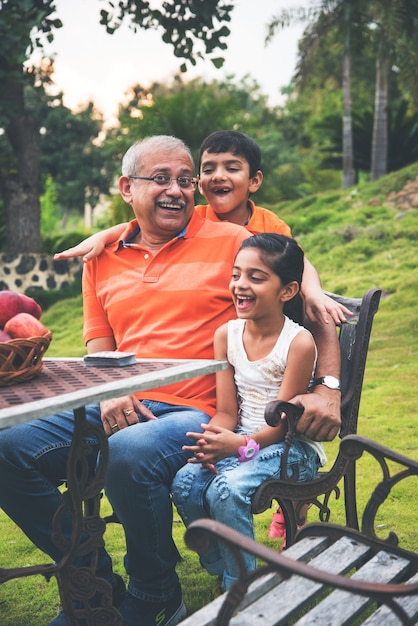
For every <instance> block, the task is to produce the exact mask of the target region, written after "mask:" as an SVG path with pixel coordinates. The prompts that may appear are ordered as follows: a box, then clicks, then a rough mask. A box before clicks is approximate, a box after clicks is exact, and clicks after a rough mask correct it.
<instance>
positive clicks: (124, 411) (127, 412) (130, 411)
mask: <svg viewBox="0 0 418 626" xmlns="http://www.w3.org/2000/svg"><path fill="white" fill-rule="evenodd" d="M133 412H134V410H133V409H124V410H123V411H122V413H123V414H124V416H125V417H129V416H130V414H131V413H133Z"/></svg>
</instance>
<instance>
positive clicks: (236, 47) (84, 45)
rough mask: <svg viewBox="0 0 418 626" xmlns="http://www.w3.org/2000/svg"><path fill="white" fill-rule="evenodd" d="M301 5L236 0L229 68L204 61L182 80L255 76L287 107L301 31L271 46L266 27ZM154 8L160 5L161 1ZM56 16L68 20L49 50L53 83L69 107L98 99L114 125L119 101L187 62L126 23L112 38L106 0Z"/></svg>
mask: <svg viewBox="0 0 418 626" xmlns="http://www.w3.org/2000/svg"><path fill="white" fill-rule="evenodd" d="M301 3H302V2H301V1H299V0H236V2H235V8H234V10H233V13H232V20H231V22H230V23H229V28H230V30H231V35H230V36H229V37H228V38H227V40H226V42H227V45H228V49H227V50H226V51H224V57H225V63H224V66H223V67H222V68H221V69H216V68H215V67H214V66H213V64H212V63H211V62H210V61H209V60H202V61H198V63H197V65H196V66H195V67H193V68H192V69H191V70H190V71H188V72H187V74H185V75H183V79H184V80H187V79H188V78H189V79H192V78H196V77H201V78H202V79H204V80H208V81H210V80H213V79H215V80H222V79H223V78H225V77H226V76H231V75H233V76H234V77H235V78H234V81H235V80H236V82H239V81H240V80H241V79H242V78H244V77H245V76H246V75H248V76H249V77H250V78H251V79H252V80H255V81H256V82H257V83H258V84H259V85H260V91H261V93H262V94H264V95H266V96H268V102H269V104H271V105H276V104H280V103H281V102H283V96H282V95H281V89H282V87H285V86H286V85H288V84H289V82H290V80H291V77H292V74H293V71H294V68H295V64H296V54H297V42H298V39H299V38H300V36H301V34H302V30H303V29H302V27H301V26H300V25H298V26H292V27H290V28H287V29H286V30H283V31H281V32H280V33H278V34H276V36H275V38H274V40H273V41H272V42H271V43H270V44H268V45H267V46H266V45H265V44H264V40H265V37H266V33H267V23H268V21H269V20H270V19H271V18H272V17H273V16H274V15H277V14H278V13H279V12H280V11H281V9H284V8H289V7H292V6H299V5H300V4H301ZM154 4H155V3H154ZM55 6H56V9H57V11H56V13H57V17H59V18H60V19H61V20H62V22H63V27H62V28H61V29H58V30H55V31H54V41H53V42H52V44H50V45H48V47H47V48H46V51H47V53H48V54H49V55H54V57H55V75H54V81H55V84H56V85H57V87H58V88H59V89H60V90H62V91H63V93H64V104H65V105H66V106H68V107H69V108H71V109H73V110H77V108H78V107H79V106H82V105H84V104H86V102H88V101H89V100H93V101H94V103H95V105H96V107H97V108H98V109H99V110H100V111H101V112H102V113H103V115H104V117H105V119H106V120H108V122H109V123H111V122H112V120H114V119H115V116H116V115H117V110H118V104H120V103H122V102H124V101H125V100H126V94H127V92H128V90H129V88H130V87H131V86H133V85H135V84H137V83H139V84H141V85H143V86H144V87H148V86H149V85H150V84H151V83H153V82H156V81H157V82H162V83H164V82H168V83H169V82H171V79H172V78H173V76H174V75H175V74H176V73H178V72H179V67H180V64H181V60H179V59H177V58H176V57H175V56H174V54H173V52H172V46H171V45H170V44H166V43H164V42H163V41H162V40H161V34H160V33H159V32H158V31H145V30H142V29H140V30H138V32H137V33H136V34H135V33H134V32H133V31H132V30H131V29H130V28H129V26H128V25H127V24H126V25H123V26H122V27H121V28H120V29H119V30H118V31H116V32H115V33H114V34H113V35H108V34H107V33H106V30H105V28H104V26H102V25H100V23H99V14H100V9H101V8H103V5H102V4H101V3H100V2H99V0H56V3H55Z"/></svg>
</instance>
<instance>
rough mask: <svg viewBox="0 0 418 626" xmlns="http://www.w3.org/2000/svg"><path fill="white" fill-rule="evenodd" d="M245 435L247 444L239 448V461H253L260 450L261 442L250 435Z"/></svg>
mask: <svg viewBox="0 0 418 626" xmlns="http://www.w3.org/2000/svg"><path fill="white" fill-rule="evenodd" d="M243 436H244V437H245V446H240V447H239V448H238V461H239V462H240V463H246V462H247V461H251V459H253V458H254V457H256V456H257V454H258V453H259V451H260V444H259V443H257V442H256V441H254V439H251V437H248V435H243Z"/></svg>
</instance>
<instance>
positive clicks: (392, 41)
mask: <svg viewBox="0 0 418 626" xmlns="http://www.w3.org/2000/svg"><path fill="white" fill-rule="evenodd" d="M369 10H370V26H371V28H370V30H369V32H370V38H371V41H372V44H373V46H374V50H375V55H376V84H375V105H374V118H373V138H372V156H371V171H370V178H371V180H377V179H378V178H380V177H381V176H384V175H385V174H387V172H388V133H389V128H388V123H389V118H388V89H389V82H388V81H389V69H390V66H391V65H392V64H393V65H397V66H398V69H399V70H400V71H399V73H400V74H402V73H405V75H406V76H407V79H406V80H405V79H404V81H403V82H402V81H401V85H403V86H404V88H406V90H407V91H409V93H410V94H414V96H415V97H416V96H418V88H417V86H416V83H417V76H416V68H417V65H416V63H417V52H416V50H417V45H418V32H417V26H418V2H417V0H372V1H370V2H369ZM406 49H409V50H410V52H411V54H410V55H407V54H405V50H406ZM412 76H414V80H413V79H412ZM408 78H410V79H411V80H410V84H408Z"/></svg>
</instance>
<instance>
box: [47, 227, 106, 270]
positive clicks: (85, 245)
mask: <svg viewBox="0 0 418 626" xmlns="http://www.w3.org/2000/svg"><path fill="white" fill-rule="evenodd" d="M104 248H105V242H104V241H103V236H102V233H95V234H94V235H91V237H88V239H84V241H81V242H80V243H79V244H78V245H77V246H74V247H73V248H68V249H67V250H63V251H62V252H57V253H56V254H54V260H55V261H62V260H63V259H71V258H73V257H77V256H82V257H83V262H84V263H87V262H88V261H90V260H91V259H94V257H96V256H99V254H101V253H102V252H103V250H104Z"/></svg>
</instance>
